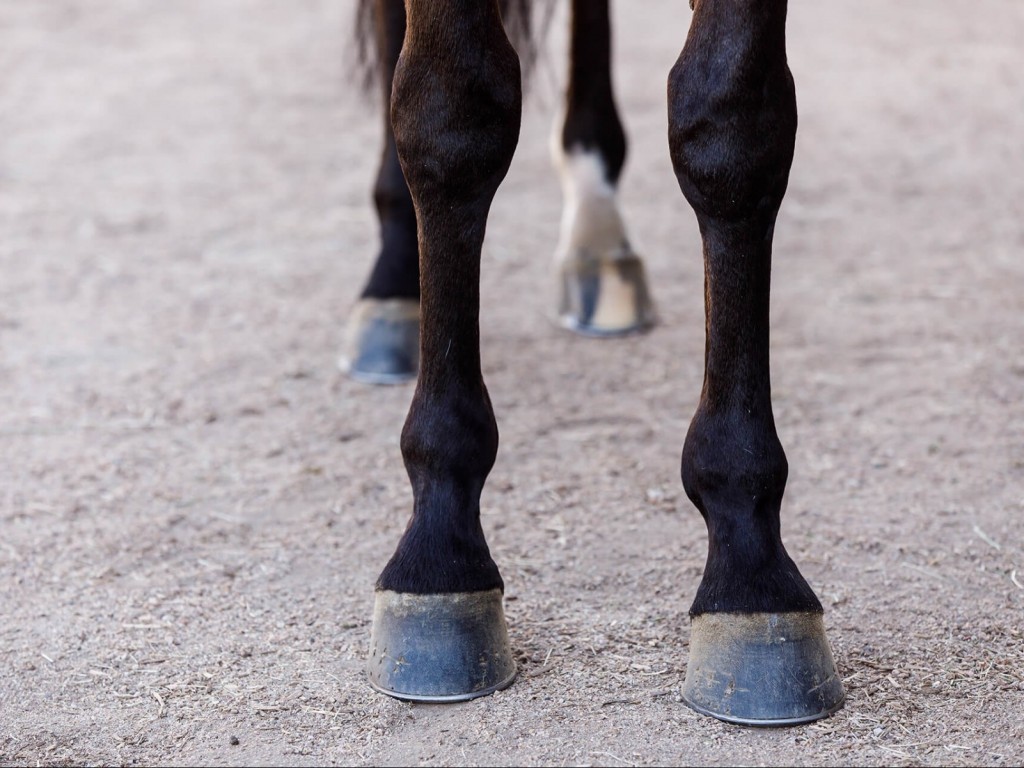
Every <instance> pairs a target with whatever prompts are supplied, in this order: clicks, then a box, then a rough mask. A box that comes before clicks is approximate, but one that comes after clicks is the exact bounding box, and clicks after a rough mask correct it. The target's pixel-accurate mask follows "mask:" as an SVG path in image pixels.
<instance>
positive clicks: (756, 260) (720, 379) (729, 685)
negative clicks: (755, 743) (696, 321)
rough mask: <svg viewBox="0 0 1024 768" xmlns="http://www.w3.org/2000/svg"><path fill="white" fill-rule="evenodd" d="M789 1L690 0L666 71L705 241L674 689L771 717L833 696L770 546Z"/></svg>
mask: <svg viewBox="0 0 1024 768" xmlns="http://www.w3.org/2000/svg"><path fill="white" fill-rule="evenodd" d="M785 24H786V0H697V2H696V9H695V12H694V16H693V21H692V24H691V27H690V32H689V35H688V37H687V40H686V44H685V46H684V48H683V51H682V53H681V55H680V57H679V60H678V61H677V62H676V64H675V66H674V67H673V69H672V72H671V74H670V76H669V145H670V151H671V155H672V161H673V166H674V168H675V172H676V177H677V179H678V180H679V186H680V188H681V189H682V191H683V194H684V195H685V197H686V199H687V201H688V202H689V203H690V205H691V206H692V207H693V209H694V211H695V213H696V215H697V221H698V224H699V226H700V232H701V237H702V239H703V244H704V264H705V312H706V329H707V331H706V333H707V337H706V342H705V343H706V347H705V371H704V387H703V390H702V392H701V397H700V403H699V405H698V407H697V412H696V414H695V415H694V417H693V421H692V422H691V424H690V429H689V432H688V434H687V436H686V442H685V445H684V448H683V457H682V479H683V486H684V488H685V489H686V494H687V496H689V497H690V500H691V501H692V502H693V503H694V504H695V505H696V507H697V509H698V510H699V511H700V513H701V515H702V516H703V517H704V520H705V522H706V524H707V528H708V558H707V564H706V567H705V569H704V577H703V580H702V581H701V584H700V587H699V589H698V590H697V595H696V599H695V600H694V602H693V606H692V607H691V608H690V616H691V618H692V625H691V640H690V660H689V665H688V668H687V676H686V682H685V684H684V698H685V700H686V701H687V702H688V703H689V704H690V705H691V706H692V707H694V708H695V709H697V710H698V711H701V712H704V713H706V714H711V715H713V716H715V717H718V718H720V719H723V720H727V721H730V722H737V723H743V724H753V725H781V724H791V723H799V722H808V721H811V720H815V719H818V718H820V717H825V716H827V715H829V714H830V713H831V712H833V711H835V710H836V709H838V708H839V706H841V705H842V701H843V689H842V685H841V683H840V681H839V678H838V675H837V674H836V669H835V663H834V661H833V659H832V654H831V651H830V650H829V647H828V642H827V640H826V638H825V632H824V626H823V623H822V617H821V615H822V608H821V604H820V603H819V602H818V599H817V597H815V595H814V592H813V591H812V590H811V587H810V586H809V585H808V584H807V582H806V581H805V580H804V578H803V576H802V575H801V574H800V572H799V570H798V569H797V567H796V565H795V563H794V562H793V561H792V559H790V557H789V555H788V554H787V553H786V550H785V548H784V547H783V545H782V540H781V537H780V523H779V508H780V505H781V502H782V493H783V489H784V487H785V483H786V475H787V471H788V468H787V463H786V456H785V454H784V453H783V450H782V445H781V443H780V442H779V438H778V435H777V433H776V431H775V421H774V417H773V414H772V404H771V388H770V383H769V361H768V336H769V329H768V303H769V299H768V294H769V282H770V273H771V253H772V234H773V230H774V226H775V219H776V215H777V213H778V210H779V206H780V204H781V203H782V198H783V195H784V194H785V191H786V185H787V183H788V179H789V169H790V166H791V165H792V161H793V148H794V143H795V139H796V124H797V114H796V99H795V91H794V88H793V80H792V77H791V75H790V72H789V68H788V66H787V63H786V48H785Z"/></svg>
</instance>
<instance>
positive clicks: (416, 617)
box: [367, 589, 516, 703]
mask: <svg viewBox="0 0 1024 768" xmlns="http://www.w3.org/2000/svg"><path fill="white" fill-rule="evenodd" d="M501 600H502V596H501V591H500V590H497V589H493V590H490V591H487V592H470V593H466V594H455V595H450V594H449V595H414V594H405V593H398V592H390V591H379V592H377V599H376V604H375V606H374V611H373V631H372V633H371V637H370V660H369V662H368V666H367V672H368V675H369V678H370V685H371V686H373V688H375V689H376V690H378V691H380V692H381V693H386V694H387V695H388V696H394V697H395V698H396V699H403V700H405V701H420V702H433V703H444V702H455V701H468V700H469V699H475V698H477V697H479V696H486V695H487V694H489V693H494V692H495V691H499V690H501V689H503V688H507V687H508V686H510V685H511V684H512V681H513V680H514V679H515V676H516V663H515V659H513V658H512V650H511V648H510V647H509V643H508V634H507V632H506V629H505V613H504V611H503V609H502V605H501Z"/></svg>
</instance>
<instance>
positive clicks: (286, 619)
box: [0, 0, 1024, 765]
mask: <svg viewBox="0 0 1024 768" xmlns="http://www.w3.org/2000/svg"><path fill="white" fill-rule="evenodd" d="M689 15H690V14H689V10H688V8H687V4H686V3H685V2H667V0H658V1H657V2H656V1H655V0H648V2H644V3H633V2H630V3H625V2H619V3H618V5H617V23H618V26H617V28H616V64H617V73H616V84H617V89H618V97H619V101H620V105H621V107H622V111H623V117H624V121H625V124H626V127H627V130H628V132H629V136H630V140H631V149H630V159H629V161H628V165H627V168H626V173H625V177H624V179H623V185H622V192H623V199H624V205H625V209H626V213H627V216H628V222H629V226H630V228H631V230H632V232H633V239H634V240H635V244H636V245H637V246H638V247H639V249H641V252H642V253H644V254H645V255H646V256H647V258H648V260H649V261H648V263H649V271H650V274H651V276H652V279H653V285H654V290H655V298H656V300H657V302H658V305H659V310H660V313H661V318H662V323H661V325H660V326H659V327H658V328H657V329H656V330H655V331H654V332H652V333H650V334H648V335H646V336H643V337H641V338H636V339H622V340H614V341H608V342H595V341H593V340H587V339H577V338H574V337H571V336H569V335H567V334H565V333H564V332H562V331H561V330H559V329H558V328H556V327H555V326H554V324H553V323H552V322H551V319H550V316H551V311H552V307H553V294H554V288H553V282H552V280H551V274H550V267H551V264H550V258H551V252H552V249H553V246H554V242H555V239H556V234H557V227H558V216H559V209H560V200H559V189H558V184H557V181H556V180H555V177H554V175H553V173H552V172H551V170H550V167H549V162H548V158H547V137H548V134H549V131H550V124H551V120H552V116H553V113H554V112H555V110H556V108H557V105H558V93H559V90H560V88H561V87H562V86H561V82H562V78H563V71H564V64H563V58H564V42H565V31H564V23H563V22H564V16H565V9H564V8H561V9H560V10H559V11H558V12H557V13H556V17H555V25H554V28H553V29H552V33H551V35H550V40H549V43H550V44H549V47H548V53H547V54H546V61H545V62H543V63H542V65H541V68H540V71H539V72H538V75H537V81H536V84H535V87H534V89H533V93H532V95H531V97H530V98H529V100H528V104H527V109H526V112H525V115H524V123H523V131H522V140H521V143H520V147H519V150H518V154H517V157H516V160H515V163H514V165H513V168H512V170H511V172H510V174H509V177H508V180H507V181H506V183H505V185H504V186H503V188H502V189H501V191H500V192H499V195H498V198H497V200H496V202H495V205H494V208H493V212H492V216H491V222H490V226H489V231H488V241H487V244H486V248H485V253H484V264H483V272H484V277H483V288H482V291H483V302H484V309H483V317H482V326H483V338H484V352H483V360H484V371H485V376H486V378H487V381H488V384H489V387H490V391H491V396H492V399H493V401H494V405H495V408H496V411H497V413H498V420H499V426H500V429H501V435H502V444H501V450H500V455H499V458H498V463H497V466H496V467H495V468H494V471H493V473H492V474H491V477H490V480H489V483H488V486H487V489H486V491H485V494H484V523H485V528H486V530H487V532H488V536H489V540H490V543H491V549H492V552H493V553H494V555H495V558H496V560H497V562H498V563H499V565H500V567H501V569H502V572H503V574H504V577H505V581H506V584H507V589H508V593H507V597H508V603H507V613H508V617H509V620H510V633H511V637H512V641H513V644H514V646H515V648H516V651H517V653H518V654H519V657H520V663H521V675H520V678H519V680H518V682H517V683H516V684H515V685H514V686H513V687H512V688H511V689H509V690H507V691H505V692H502V693H499V694H496V695H494V696H492V697H488V698H485V699H482V700H478V701H475V702H472V703H468V704H462V705H456V706H449V707H437V706H415V705H410V704H403V703H400V702H397V701H393V700H391V699H388V698H386V697H382V696H379V695H376V694H374V693H372V692H371V691H370V689H369V688H368V687H367V686H366V684H365V682H364V679H363V677H362V665H363V660H364V658H365V655H366V650H367V642H368V636H369V619H370V613H371V606H372V599H373V590H372V585H373V580H374V578H375V577H376V574H377V572H378V571H379V569H380V568H381V567H382V566H383V564H384V562H385V561H386V559H387V558H388V557H389V556H390V554H391V551H392V549H393V547H394V545H395V543H396V542H397V539H398V537H399V535H400V533H401V530H402V529H403V527H404V524H405V520H406V517H407V515H408V512H409V508H410V491H409V488H408V485H407V480H406V478H405V474H404V470H403V468H402V464H401V457H400V455H399V450H398V435H399V430H400V428H401V424H402V422H403V420H404V416H405V411H406V409H407V407H408V402H409V398H410V396H411V392H412V389H411V387H409V386H403V387H394V388H369V387H366V386H361V385H358V384H356V383H353V382H351V381H348V380H347V379H345V378H344V377H343V376H342V375H341V374H340V373H339V372H338V371H337V369H336V367H335V361H336V358H337V356H338V353H339V348H340V344H341V340H342V335H343V334H342V329H343V326H344V322H345V318H346V315H347V313H348V311H349V309H350V308H351V306H352V305H353V303H354V301H355V299H356V298H357V296H358V292H359V289H360V287H361V282H362V280H363V279H364V277H365V275H366V274H367V271H368V269H369V266H370V259H371V257H372V255H373V253H374V248H375V238H376V225H375V220H374V218H373V214H372V209H371V206H370V195H369V186H370V183H371V179H372V177H373V174H374V172H375V165H376V158H377V154H378V151H379V143H380V137H379V136H378V124H379V118H378V116H377V114H376V111H375V110H373V109H371V108H370V107H368V106H367V105H366V104H365V103H364V102H363V101H361V99H360V98H359V96H358V94H357V88H356V82H355V81H356V77H355V75H354V74H353V72H352V69H351V66H350V63H351V57H350V51H349V40H350V37H351V22H352V16H353V7H352V3H351V2H350V0H337V1H333V0H332V1H328V0H298V1H297V2H291V3H278V2H270V1H269V0H221V1H220V2H216V3H209V2H200V0H179V1H178V2H174V3H155V2H151V1H150V0H110V1H109V2H105V3H102V4H96V3H84V2H81V0H50V1H49V2H46V3H38V2H37V3H27V2H17V1H16V0H4V1H0V41H2V43H0V83H2V87H0V270H2V273H0V398H2V408H0V616H2V620H0V762H3V763H4V764H45V765H59V764H68V763H75V764H79V763H90V764H164V763H174V764H199V763H214V764H236V765H237V764H277V763H289V764H310V765H313V764H332V763H356V764H464V763H494V764H505V763H516V764H518V763H523V764H563V763H566V764H607V765H632V764H635V765H643V764H668V763H724V764H737V763H749V764H773V765H796V764H850V763H855V764H1008V765H1014V764H1016V765H1019V764H1020V763H1021V762H1024V726H1022V724H1021V719H1020V713H1021V711H1024V642H1022V636H1021V634H1022V631H1024V621H1022V616H1024V613H1022V608H1024V589H1022V587H1021V585H1022V584H1024V533H1022V525H1021V517H1022V513H1024V413H1022V400H1024V397H1022V395H1024V354H1022V352H1024V257H1022V256H1024V203H1022V200H1024V172H1022V171H1024V141H1022V137H1024V81H1022V80H1021V78H1020V72H1021V71H1022V69H1024V49H1022V48H1021V45H1020V41H1021V39H1024V6H1021V5H1019V4H1017V3H1010V2H1006V1H1005V0H977V1H976V2H973V3H969V4H964V3H954V2H951V1H950V0H906V1H905V2H900V3H891V2H883V1H882V0H865V2H861V3H856V4H852V3H818V2H812V0H794V2H793V3H792V4H791V8H790V20H789V39H790V43H789V44H790V63H791V66H792V69H793V71H794V75H795V77H796V81H797V88H798V98H799V103H800V114H801V129H800V135H799V138H798V149H797V157H796V162H795V166H794V170H793V176H792V181H791V184H790V191H789V194H788V197H787V199H786V202H785V204H784V206H783V210H782V215H781V217H780V221H779V226H778V229H777V236H776V249H775V250H776V258H775V270H774V286H773V308H772V315H773V322H774V327H773V382H774V392H775V408H776V420H777V422H778V426H779V432H780V434H781V436H782V439H783V442H784V444H785V445H786V449H787V452H788V455H789V459H790V466H791V473H790V480H789V486H788V491H787V496H786V502H785V505H784V513H783V514H784V523H783V524H784V532H785V537H786V541H787V546H788V548H789V550H790V552H791V553H792V554H793V555H794V557H795V558H796V560H797V561H798V562H799V563H800V565H801V567H802V569H803V571H804V573H805V574H806V575H807V577H808V579H809V580H810V581H811V583H812V585H813V586H814V587H815V589H816V590H817V592H818V594H819V595H821V597H822V599H823V602H824V603H825V605H826V609H827V613H826V624H827V626H828V628H829V632H830V639H831V641H832V644H833V647H834V649H835V652H836V656H837V660H838V664H839V668H840V671H841V673H842V675H843V677H844V680H845V683H846V688H847V691H848V702H847V704H846V707H845V709H843V710H842V711H841V712H839V713H838V714H836V715H835V716H834V717H832V718H830V719H829V720H826V721H823V722H820V723H817V724H815V725H812V726H808V727H801V728H793V729H785V730H775V731H762V730H750V729H743V728H737V727H731V726H726V725H723V724H721V723H719V722H717V721H714V720H711V719H707V718H704V717H700V716H698V715H696V714H695V713H693V712H692V711H690V710H689V709H687V708H686V707H685V706H684V705H683V704H681V703H680V700H679V689H680V685H681V682H682V678H683V675H684V671H685V665H686V659H687V640H688V633H689V625H688V620H687V618H686V609H687V607H688V606H689V602H690V600H691V599H692V596H693V593H694V590H695V589H696V585H697V583H698V581H699V579H700V575H701V571H702V567H703V560H704V553H705V534H704V528H703V523H702V522H701V520H700V518H699V516H698V515H697V514H696V513H695V512H694V511H693V510H692V509H691V508H690V506H689V503H688V502H687V500H686V499H685V496H684V495H683V493H682V490H681V488H680V483H679V478H678V464H679V452H680V448H681V446H682V440H683V437H684V435H685V430H686V426H687V424H688V421H689V418H690V415H691V414H692V412H693V408H694V407H695V404H696V397H697V395H698V392H699V389H700V383H701V359H702V353H703V309H702V265H701V260H700V255H699V245H698V240H697V233H696V227H695V224H694V221H693V217H692V214H691V213H690V212H689V210H688V208H687V207H686V206H685V203H684V202H683V200H682V197H681V195H680V194H679V191H678V189H677V187H676V185H675V180H674V178H673V176H672V173H671V168H670V164H669V159H668V151H667V146H666V139H665V137H666V116H665V115H666V109H665V85H664V83H665V77H666V74H667V72H668V69H669V67H670V66H671V64H672V62H673V60H674V59H675V56H676V55H677V53H678V50H679V48H680V46H681V45H682V41H683V38H684V35H685V30H686V27H687V25H688V23H689Z"/></svg>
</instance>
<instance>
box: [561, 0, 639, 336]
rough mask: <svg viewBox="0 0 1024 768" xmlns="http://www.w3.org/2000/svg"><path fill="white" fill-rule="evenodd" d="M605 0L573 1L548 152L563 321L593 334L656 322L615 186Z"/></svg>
mask: <svg viewBox="0 0 1024 768" xmlns="http://www.w3.org/2000/svg"><path fill="white" fill-rule="evenodd" d="M608 4H609V0H573V4H572V28H571V33H570V48H569V85H568V88H567V90H566V94H565V114H564V115H563V116H562V118H561V119H560V121H559V123H558V124H557V125H556V132H555V135H554V136H553V137H552V143H551V152H552V157H553V160H554V163H555V167H556V168H557V169H558V173H559V176H560V177H561V180H562V191H563V201H564V202H563V204H564V209H563V213H562V231H561V235H560V238H559V243H558V247H557V249H556V252H555V261H556V264H557V267H558V274H559V277H558V284H559V289H560V298H559V309H558V312H559V317H560V319H561V321H562V324H563V325H565V326H566V327H568V328H571V329H572V330H574V331H577V332H579V333H583V334H587V335H591V336H613V335H619V334H623V333H629V332H632V331H637V330H642V329H644V328H646V327H648V326H650V325H651V324H652V323H653V322H654V307H653V304H652V303H651V298H650V295H649V293H648V290H647V280H646V278H645V276H644V268H643V262H642V261H641V260H640V257H638V256H637V255H636V254H635V253H634V252H633V249H632V247H631V246H630V244H629V239H628V237H627V236H626V229H625V225H624V223H623V220H622V215H621V213H620V211H619V203H618V197H617V185H618V181H619V174H620V173H621V172H622V166H623V164H624V163H625V160H626V135H625V133H624V132H623V130H622V123H621V122H620V120H619V115H618V111H617V110H616V108H615V97H614V95H613V93H612V71H611V20H610V18H609V7H608Z"/></svg>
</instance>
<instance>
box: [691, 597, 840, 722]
mask: <svg viewBox="0 0 1024 768" xmlns="http://www.w3.org/2000/svg"><path fill="white" fill-rule="evenodd" d="M843 698H844V694H843V685H842V682H841V681H840V679H839V673H838V672H837V671H836V664H835V661H834V660H833V658H832V651H831V650H830V649H829V645H828V640H827V639H826V638H825V625H824V622H823V621H822V617H821V615H820V614H816V613H756V614H738V613H705V614H702V615H700V616H696V617H694V618H693V620H692V622H691V631H690V661H689V664H687V667H686V680H685V682H684V683H683V700H684V701H685V702H686V703H687V704H688V705H689V706H690V707H692V708H693V709H695V710H697V711H698V712H700V713H702V714H705V715H711V716H712V717H717V718H718V719H719V720H724V721H725V722H727V723H736V724H738V725H759V726H781V725H799V724H801V723H810V722H813V721H814V720H820V719H821V718H823V717H828V716H829V715H831V714H832V713H833V712H835V711H836V710H837V709H839V708H840V707H841V706H842V705H843Z"/></svg>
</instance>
